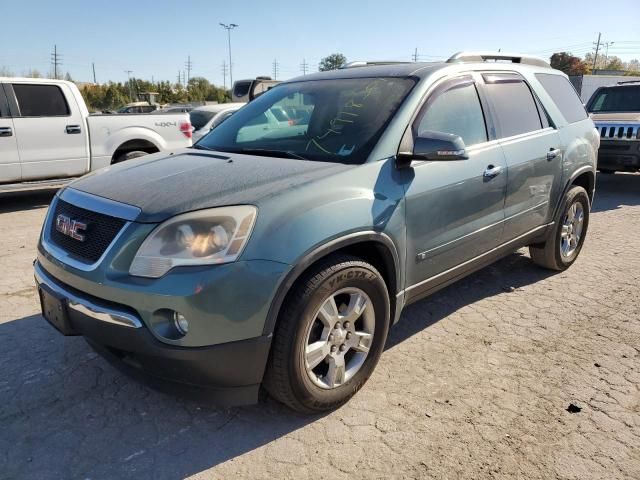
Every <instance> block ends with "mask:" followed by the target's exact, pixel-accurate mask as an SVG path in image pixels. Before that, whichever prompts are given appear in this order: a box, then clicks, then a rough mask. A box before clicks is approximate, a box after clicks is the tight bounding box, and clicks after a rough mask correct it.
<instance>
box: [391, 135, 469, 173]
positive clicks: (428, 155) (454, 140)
mask: <svg viewBox="0 0 640 480" xmlns="http://www.w3.org/2000/svg"><path fill="white" fill-rule="evenodd" d="M468 158H469V156H468V155H467V151H466V147H465V144H464V140H462V138H460V137H459V136H458V135H454V134H451V133H442V132H422V133H421V134H420V136H419V137H416V138H415V140H414V141H413V151H412V152H399V153H398V167H406V166H409V165H411V161H412V160H429V161H448V160H467V159H468Z"/></svg>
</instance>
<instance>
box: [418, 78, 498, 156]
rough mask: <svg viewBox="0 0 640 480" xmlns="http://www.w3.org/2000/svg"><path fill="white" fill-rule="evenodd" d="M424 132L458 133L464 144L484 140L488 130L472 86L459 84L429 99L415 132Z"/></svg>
mask: <svg viewBox="0 0 640 480" xmlns="http://www.w3.org/2000/svg"><path fill="white" fill-rule="evenodd" d="M427 131H431V132H441V133H452V134H454V135H458V136H459V137H461V138H462V140H464V143H465V145H467V146H469V145H475V144H477V143H482V142H486V141H487V129H486V126H485V123H484V115H483V114H482V107H481V106H480V99H479V98H478V92H477V91H476V87H475V85H474V84H473V83H471V82H468V83H462V84H460V85H456V86H454V87H452V88H450V89H449V90H445V91H444V92H442V93H441V94H439V95H437V96H436V97H435V98H433V99H429V101H428V103H427V106H426V110H425V112H424V114H423V116H422V118H421V119H420V120H419V122H418V131H417V134H418V136H419V135H421V134H422V133H424V132H427Z"/></svg>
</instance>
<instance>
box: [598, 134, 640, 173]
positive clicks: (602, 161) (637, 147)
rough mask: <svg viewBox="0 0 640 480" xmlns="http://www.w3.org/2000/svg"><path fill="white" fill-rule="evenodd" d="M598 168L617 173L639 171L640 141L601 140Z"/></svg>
mask: <svg viewBox="0 0 640 480" xmlns="http://www.w3.org/2000/svg"><path fill="white" fill-rule="evenodd" d="M598 168H600V169H605V170H617V171H625V170H626V171H636V170H639V169H640V141H630V140H619V141H616V140H602V142H601V143H600V149H599V150H598Z"/></svg>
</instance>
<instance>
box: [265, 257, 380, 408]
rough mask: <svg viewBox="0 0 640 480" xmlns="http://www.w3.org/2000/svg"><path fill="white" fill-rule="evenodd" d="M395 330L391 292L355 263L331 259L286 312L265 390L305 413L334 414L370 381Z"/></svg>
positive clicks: (303, 284)
mask: <svg viewBox="0 0 640 480" xmlns="http://www.w3.org/2000/svg"><path fill="white" fill-rule="evenodd" d="M389 322H390V301H389V293H388V291H387V287H386V284H385V282H384V280H383V278H382V276H381V275H380V273H379V272H378V271H377V270H376V269H375V267H373V266H372V265H370V264H368V263H366V262H363V261H362V260H360V259H358V258H357V257H352V256H346V255H340V256H334V257H330V258H328V259H327V260H325V261H323V262H321V263H320V264H319V265H318V266H317V267H315V268H313V270H311V271H310V272H309V273H307V274H306V275H305V276H304V277H303V278H302V279H301V280H300V281H299V282H298V283H297V285H296V286H295V287H294V289H293V290H292V291H291V293H290V294H289V295H287V299H286V300H285V304H284V305H283V307H282V310H281V313H280V316H279V319H278V326H277V328H276V332H275V336H274V340H273V345H272V350H271V357H270V360H269V365H268V366H267V371H266V373H265V387H266V389H267V391H268V392H269V393H270V394H271V396H272V397H274V398H275V399H277V400H279V401H280V402H282V403H284V404H286V405H288V406H289V407H291V408H292V409H294V410H297V411H300V412H303V413H317V412H322V411H327V410H332V409H335V408H337V407H339V406H340V405H342V404H344V403H345V402H347V401H348V400H349V399H350V398H351V397H352V396H353V395H354V394H355V393H356V392H357V391H358V390H360V388H361V387H362V386H363V385H364V383H365V382H366V381H367V379H368V378H369V376H370V375H371V373H372V372H373V370H374V368H375V366H376V365H377V363H378V360H379V359H380V356H381V354H382V351H383V349H384V344H385V341H386V338H387V332H388V330H389Z"/></svg>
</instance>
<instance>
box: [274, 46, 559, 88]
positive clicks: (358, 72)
mask: <svg viewBox="0 0 640 480" xmlns="http://www.w3.org/2000/svg"><path fill="white" fill-rule="evenodd" d="M491 60H495V62H491ZM460 64H464V65H469V66H473V67H476V66H478V65H482V67H483V68H494V67H498V69H503V68H505V66H506V68H508V69H510V70H518V69H519V68H520V66H526V67H529V68H537V69H542V70H547V69H549V70H550V69H551V66H550V65H549V64H548V63H547V62H546V61H545V60H543V59H541V58H538V57H533V56H530V55H526V54H520V53H504V52H458V53H456V54H455V55H453V56H451V57H450V58H449V59H448V60H447V61H442V62H351V63H349V64H347V65H346V66H345V67H343V68H339V69H338V70H330V71H327V72H317V73H312V74H310V75H304V76H299V77H295V78H292V79H291V80H287V82H291V81H301V80H317V79H332V78H367V77H400V78H402V77H409V76H416V77H419V78H424V77H426V76H429V75H430V74H432V73H433V72H434V71H436V70H440V69H443V68H446V67H451V66H452V65H460Z"/></svg>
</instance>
